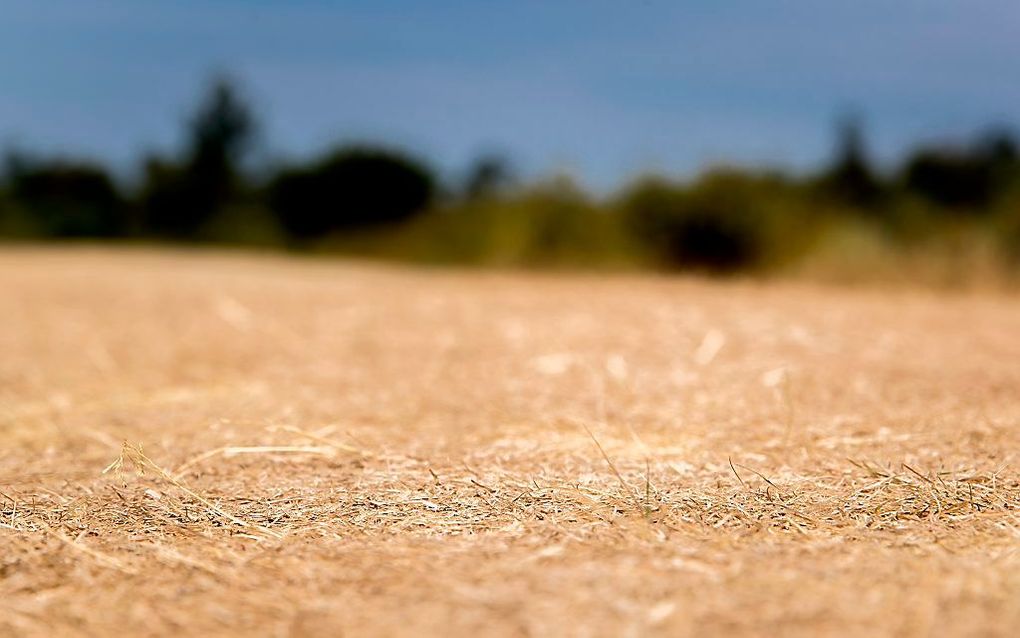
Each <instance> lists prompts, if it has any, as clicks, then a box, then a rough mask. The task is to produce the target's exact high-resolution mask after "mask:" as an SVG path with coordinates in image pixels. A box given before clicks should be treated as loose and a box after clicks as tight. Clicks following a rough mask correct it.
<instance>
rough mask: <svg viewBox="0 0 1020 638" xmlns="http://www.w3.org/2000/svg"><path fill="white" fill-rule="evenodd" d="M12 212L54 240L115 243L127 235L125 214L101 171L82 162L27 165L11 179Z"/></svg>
mask: <svg viewBox="0 0 1020 638" xmlns="http://www.w3.org/2000/svg"><path fill="white" fill-rule="evenodd" d="M7 180H8V184H9V189H10V202H11V203H10V204H9V205H8V206H9V208H10V209H11V210H15V209H17V210H18V211H20V213H21V214H22V215H24V216H25V221H26V222H27V223H28V224H29V225H30V227H32V228H33V229H34V232H36V233H39V234H42V235H45V236H50V237H117V236H121V235H124V234H126V233H127V232H128V230H129V223H128V221H129V220H128V215H127V209H126V206H125V204H124V201H123V200H122V199H121V197H120V194H119V193H118V191H117V188H116V186H115V185H114V183H113V180H112V179H111V178H110V177H109V175H107V174H106V172H105V171H104V170H103V169H102V168H100V167H99V166H96V165H93V164H91V163H88V162H79V161H67V160H58V161H46V162H35V161H24V162H19V163H17V164H16V165H15V166H12V167H11V169H10V172H9V174H8V176H7Z"/></svg>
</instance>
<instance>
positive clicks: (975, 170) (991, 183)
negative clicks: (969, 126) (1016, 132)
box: [902, 132, 1020, 214]
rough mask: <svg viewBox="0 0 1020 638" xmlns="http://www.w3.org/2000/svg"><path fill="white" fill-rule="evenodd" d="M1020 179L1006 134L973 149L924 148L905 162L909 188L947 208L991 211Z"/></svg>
mask: <svg viewBox="0 0 1020 638" xmlns="http://www.w3.org/2000/svg"><path fill="white" fill-rule="evenodd" d="M1018 180H1020V158H1018V152H1017V147H1016V144H1015V142H1014V141H1013V138H1012V137H1011V136H1010V135H1009V134H1008V133H1004V132H996V133H992V134H989V135H986V136H984V138H983V139H980V140H979V141H978V142H977V143H976V144H975V145H973V147H971V148H950V147H947V148H923V149H920V150H918V151H917V152H915V153H914V154H913V155H912V156H911V157H910V158H909V159H908V160H907V162H906V164H905V166H904V167H903V171H902V181H903V183H904V186H905V187H906V189H907V190H908V191H910V192H912V193H915V194H917V195H920V196H921V197H922V198H924V199H926V200H928V201H929V202H931V203H933V204H936V205H938V206H941V207H943V208H945V209H949V210H955V211H958V212H966V213H968V214H974V213H978V212H990V210H991V208H992V207H993V205H994V204H995V202H996V201H997V200H998V199H1000V198H1001V196H1002V195H1003V194H1004V193H1005V192H1006V191H1008V190H1009V189H1010V188H1011V187H1012V186H1014V185H1015V184H1016V182H1017V181H1018Z"/></svg>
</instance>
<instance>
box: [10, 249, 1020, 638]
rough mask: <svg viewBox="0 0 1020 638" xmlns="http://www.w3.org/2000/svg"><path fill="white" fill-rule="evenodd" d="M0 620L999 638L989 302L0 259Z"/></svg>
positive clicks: (271, 631)
mask: <svg viewBox="0 0 1020 638" xmlns="http://www.w3.org/2000/svg"><path fill="white" fill-rule="evenodd" d="M0 318H2V319H0V436H2V438H3V442H4V443H3V446H2V448H0V450H2V451H0V635H110V634H118V635H122V634H129V635H162V634H171V633H175V634H181V635H238V634H257V635H328V636H335V635H341V634H343V635H444V636H451V635H469V634H481V635H499V636H502V635H507V636H516V635H536V636H545V635H591V636H601V635H613V636H618V635H633V636H644V635H699V636H700V635H722V634H729V635H763V636H764V635H804V636H813V635H895V636H925V635H1003V636H1006V635H1013V634H1014V632H1015V628H1016V627H1017V626H1020V556H1018V554H1017V548H1018V547H1020V519H1018V508H1020V483H1018V477H1020V475H1018V471H1017V468H1016V467H1015V461H1016V459H1015V456H1016V451H1017V450H1018V449H1020V448H1018V443H1020V363H1018V362H1020V301H1018V300H1017V299H1015V298H1010V297H1005V296H999V295H996V294H992V293H983V294H982V293H975V294H969V295H962V294H959V293H956V294H952V295H949V294H935V293H930V292H919V291H918V292H909V291H903V290H900V291H895V292H894V291H879V290H848V289H835V288H825V287H819V286H806V285H795V284H769V285H765V284H754V283H739V282H737V283H733V282H731V283H711V282H702V281H696V280H670V279H657V278H642V277H635V276H618V277H612V278H596V277H583V276H576V275H574V276H537V275H513V274H492V273H485V274H483V273H475V274H465V273H457V272H443V271H415V270H410V269H403V268H391V267H379V266H369V265H365V264H349V263H334V262H325V261H323V262H315V261H301V260H294V259H283V258H278V257H277V258H268V257H267V258H254V257H242V256H223V255H220V256H217V255H209V254H183V253H166V252H164V253H146V252H128V251H119V252H111V251H104V250H98V249H94V250H87V249H73V250H70V249H65V250H55V249H54V250H43V249H20V250H15V249H7V250H5V251H4V252H0Z"/></svg>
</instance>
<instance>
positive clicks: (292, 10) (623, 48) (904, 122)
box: [0, 0, 1020, 188]
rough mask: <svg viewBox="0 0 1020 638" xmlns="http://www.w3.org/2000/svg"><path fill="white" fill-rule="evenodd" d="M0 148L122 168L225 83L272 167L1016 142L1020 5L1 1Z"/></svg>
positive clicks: (615, 168) (608, 159)
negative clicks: (853, 134)
mask: <svg viewBox="0 0 1020 638" xmlns="http://www.w3.org/2000/svg"><path fill="white" fill-rule="evenodd" d="M0 7H2V8H0V143H3V144H16V145H18V146H21V147H24V148H29V149H41V150H43V151H47V152H61V153H66V154H80V155H86V156H91V157H97V158H101V159H104V160H107V161H110V162H112V163H113V164H115V165H116V166H118V167H125V166H128V165H130V163H131V162H132V161H133V160H134V159H136V158H137V157H138V156H140V155H141V154H142V153H144V152H146V151H149V150H167V151H170V150H173V149H174V148H175V145H176V144H177V143H178V142H179V138H180V130H181V126H182V123H183V122H184V120H185V118H186V115H187V112H188V110H189V109H190V108H192V106H193V104H194V103H195V101H196V99H197V96H198V94H199V91H200V89H201V88H202V86H203V84H204V82H205V81H206V80H208V78H209V77H210V76H211V74H213V73H214V72H216V71H218V70H225V71H229V72H230V73H231V74H232V75H233V76H234V77H236V78H237V79H238V80H239V81H240V82H241V84H242V86H243V88H244V91H245V93H246V94H247V95H248V96H249V97H250V98H251V100H252V102H253V104H254V105H255V106H256V110H257V113H258V115H259V116H260V117H261V119H262V122H263V125H264V130H263V137H262V139H263V144H262V151H263V153H264V154H265V155H266V156H268V157H273V158H280V157H302V156H306V155H309V154H312V153H315V152H317V151H321V150H323V149H325V148H326V147H328V146H329V145H331V144H332V143H334V142H336V141H344V140H379V141H383V142H387V143H390V144H393V145H398V146H402V147H406V148H408V149H410V150H412V151H415V152H417V153H419V154H421V155H424V156H426V157H429V158H431V159H433V160H434V161H435V162H436V164H437V165H438V166H439V167H440V168H441V169H443V170H444V171H446V172H447V173H448V174H453V173H454V172H455V171H457V170H459V169H462V168H463V167H464V166H465V165H466V164H467V163H468V162H469V161H470V160H471V158H473V157H474V156H475V155H476V154H478V153H479V152H483V151H488V150H498V151H502V152H505V153H507V154H508V155H510V156H511V157H512V158H513V159H514V160H515V161H516V162H517V164H518V165H519V166H520V167H521V168H522V169H523V170H524V171H525V172H527V173H531V174H535V173H539V172H543V171H549V170H559V169H564V170H569V171H572V172H574V173H576V174H577V175H578V176H580V177H581V178H582V179H583V180H584V181H585V182H587V183H588V184H591V185H594V186H596V187H600V188H609V187H612V186H614V185H616V184H619V183H620V181H621V180H622V179H624V178H626V177H627V176H629V175H632V174H633V173H635V172H638V171H641V170H649V169H651V170H657V171H661V172H667V173H681V174H690V173H692V172H694V171H696V170H698V169H699V168H700V167H703V166H705V165H706V164H710V163H718V162H740V163H770V164H776V165H780V166H784V167H789V168H793V169H800V168H805V167H809V166H811V165H812V164H813V163H815V162H818V161H820V160H823V159H824V158H825V157H826V156H827V154H828V153H829V152H830V149H831V145H832V129H833V122H834V120H835V118H836V117H837V116H838V115H839V114H840V113H841V112H844V111H846V110H848V109H854V110H856V111H857V112H860V113H862V114H863V115H864V116H865V118H866V122H867V125H868V130H869V134H870V138H871V142H872V147H873V148H874V150H875V152H876V154H877V155H878V156H879V157H880V158H882V159H883V160H885V161H892V160H894V159H895V158H896V157H897V156H898V155H899V154H900V153H901V152H902V151H903V149H904V148H905V147H907V146H908V145H909V144H910V143H912V142H914V141H917V140H933V139H947V138H948V139H953V138H960V137H962V136H965V135H967V134H970V133H973V132H975V131H976V130H978V129H980V128H981V127H982V126H984V125H987V124H1007V125H1013V126H1018V125H1020V3H1017V2H1015V0H967V1H966V2H964V1H962V0H959V1H956V2H947V1H944V0H923V1H922V0H917V1H905V0H901V1H896V0H884V1H872V0H859V1H856V2H833V1H828V0H818V1H815V2H797V1H784V0H770V1H765V0H761V1H752V0H739V1H738V0H734V1H731V2H726V1H724V0H714V1H713V0H705V1H690V2H680V1H677V0H674V1H670V2H667V1H664V0H627V1H624V0H618V1H614V2H609V1H603V0H587V1H573V0H560V1H556V0H546V1H544V2H533V1H531V0H516V1H503V0H491V1H487V0H474V1H471V2H468V1H459V0H458V1H450V2H443V1H441V0H427V1H425V0H420V1H417V2H413V1H411V0H374V1H351V2H326V1H315V0H291V1H289V2H285V1H282V0H279V1H274V0H206V1H204V2H198V1H196V0H177V1H175V2H169V1H164V2H157V1H153V0H108V1H105V2H103V1H97V2H87V1H84V0H49V1H47V2H39V1H38V0H2V2H0Z"/></svg>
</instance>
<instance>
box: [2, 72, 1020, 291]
mask: <svg viewBox="0 0 1020 638" xmlns="http://www.w3.org/2000/svg"><path fill="white" fill-rule="evenodd" d="M185 133H186V135H185V144H184V145H183V148H182V149H181V151H180V152H179V153H178V154H176V155H174V156H161V155H153V156H150V157H147V158H145V160H144V162H143V166H142V170H141V171H140V175H139V177H138V179H137V180H136V182H135V183H133V184H131V185H125V184H122V183H120V182H118V181H117V180H115V179H114V178H113V177H111V175H110V173H109V172H108V171H107V170H106V169H105V168H104V167H103V166H102V165H101V164H99V163H96V162H90V161H84V160H77V159H68V158H55V159H54V158H39V157H35V156H32V155H28V154H24V153H18V152H12V153H9V154H8V155H7V157H6V160H5V161H4V164H3V166H2V174H0V235H3V236H6V237H11V238H134V239H142V240H170V241H217V242H234V243H263V244H280V245H287V246H291V247H302V248H309V249H323V250H346V251H348V252H360V253H364V254H371V255H382V256H387V257H397V258H411V259H421V260H429V261H439V262H454V263H488V264H503V265H554V266H555V265H567V266H575V265H580V266H616V265H620V266H640V267H654V268H665V269H689V270H700V271H706V272H712V273H730V272H743V271H752V272H754V271H767V270H771V269H781V268H784V267H787V266H789V265H790V264H794V263H797V262H798V261H802V260H804V259H805V256H811V255H814V256H816V257H817V256H818V255H821V256H822V257H823V259H822V260H821V261H823V262H824V257H825V256H826V255H829V254H831V255H842V257H840V258H841V259H844V260H845V261H848V262H853V261H854V260H855V259H856V260H858V261H860V262H861V263H862V265H867V264H864V262H865V261H867V260H868V259H871V258H873V257H874V255H875V247H876V246H879V247H882V249H883V250H887V251H893V252H896V251H899V252H911V251H915V250H918V249H919V247H920V249H921V250H923V249H925V247H931V246H941V249H942V250H943V252H945V253H946V254H954V253H956V254H958V253H959V252H960V250H961V246H965V247H966V246H977V245H979V244H980V245H981V246H984V247H986V248H987V247H988V246H991V248H989V249H988V250H991V251H992V252H993V253H994V255H995V256H996V257H995V258H996V259H997V260H998V261H999V262H1001V263H1002V264H1004V265H1013V266H1015V265H1016V264H1017V262H1018V261H1020V257H1018V254H1020V151H1018V147H1017V142H1016V139H1015V138H1014V136H1013V134H1012V133H1011V132H1010V131H1008V130H1004V129H1003V130H991V131H988V132H986V133H984V134H982V135H980V136H978V137H977V138H976V139H975V140H973V141H972V142H970V143H968V144H963V145H955V146H948V145H947V146H923V147H919V148H916V149H914V150H913V151H912V152H911V153H910V154H909V155H908V156H907V157H906V158H905V159H904V160H903V161H902V162H901V163H900V164H899V165H898V166H895V167H892V168H891V169H886V170H879V169H877V168H876V167H875V165H874V163H873V162H872V160H871V158H870V157H869V155H868V151H867V148H866V141H865V138H864V133H863V129H862V127H861V125H860V123H859V121H857V120H855V119H853V118H850V119H847V120H845V121H844V122H843V123H842V124H841V125H840V127H839V129H838V136H837V147H836V152H835V154H834V157H833V158H832V160H831V161H830V163H829V164H828V165H827V166H824V167H822V168H821V169H819V170H817V171H815V172H814V173H813V174H809V175H801V176H790V175H785V174H782V173H779V172H770V171H764V170H756V171H750V170H741V169H737V168H718V169H715V170H710V171H707V172H705V173H704V174H702V175H700V176H699V177H697V178H696V179H693V180H686V181H684V180H676V179H668V178H665V177H645V178H641V179H638V180H636V181H634V182H632V183H631V184H630V185H628V186H627V187H625V188H624V189H622V190H621V191H620V192H618V193H616V194H615V195H613V196H610V197H604V198H594V197H592V196H590V195H588V194H587V193H585V192H583V191H582V190H581V189H580V188H578V187H577V185H576V184H574V183H573V182H572V181H571V180H569V179H567V178H564V177H557V178H553V179H550V180H547V181H544V182H540V183H533V184H530V185H521V184H520V183H518V181H517V180H516V179H515V177H514V172H513V170H512V169H511V167H510V165H509V163H508V162H507V161H506V160H505V159H504V158H502V157H501V156H498V155H489V156H484V157H482V158H479V159H478V160H477V161H476V163H475V164H474V165H473V166H472V167H471V168H470V169H469V170H468V171H467V172H466V174H465V175H464V176H463V177H462V179H461V180H459V183H457V184H453V185H450V184H445V185H444V184H441V183H440V180H439V179H438V177H437V175H436V173H435V171H434V170H433V169H432V168H431V167H430V166H429V165H428V164H427V163H425V162H423V161H421V160H419V159H417V158H414V157H411V156H409V155H407V154H404V153H402V152H399V151H395V150H392V149H387V148H383V147H374V146H365V145H361V146H341V147H338V148H335V149H333V150H331V151H329V152H327V153H325V154H324V155H322V156H321V157H317V158H313V159H311V160H308V161H303V162H297V163H289V164H285V165H280V166H275V167H271V168H269V169H267V168H265V167H262V170H258V169H256V168H255V167H253V166H252V162H251V156H252V153H253V151H254V147H255V146H256V144H255V142H256V140H257V135H258V126H257V122H256V120H255V117H254V115H253V113H252V110H251V109H250V108H249V106H248V105H247V104H246V102H245V101H244V100H243V99H242V98H241V97H240V95H239V93H238V91H237V90H236V89H235V88H234V87H233V86H232V85H231V83H230V82H229V81H226V80H222V79H221V80H218V81H216V82H215V83H213V84H212V85H211V86H210V87H209V90H208V91H207V92H206V94H205V95H204V96H203V99H202V101H201V103H200V104H199V105H198V107H197V108H196V109H195V112H194V113H193V115H192V117H191V118H190V120H189V121H188V125H187V128H186V131H185ZM862 237H863V238H864V240H863V241H862V239H861V238H862ZM817 262H818V260H817V259H816V260H815V263H817ZM958 265H959V264H958Z"/></svg>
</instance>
